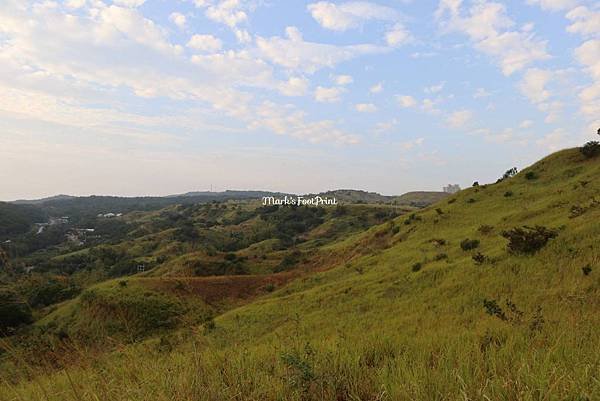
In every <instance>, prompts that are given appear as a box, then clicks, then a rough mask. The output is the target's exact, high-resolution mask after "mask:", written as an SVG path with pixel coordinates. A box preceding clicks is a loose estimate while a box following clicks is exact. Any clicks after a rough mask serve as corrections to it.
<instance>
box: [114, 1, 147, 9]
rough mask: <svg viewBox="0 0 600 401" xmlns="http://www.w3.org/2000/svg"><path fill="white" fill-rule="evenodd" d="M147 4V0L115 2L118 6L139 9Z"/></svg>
mask: <svg viewBox="0 0 600 401" xmlns="http://www.w3.org/2000/svg"><path fill="white" fill-rule="evenodd" d="M145 2H146V0H113V3H114V4H116V5H118V6H124V7H132V8H135V7H139V6H141V5H142V4H144V3H145Z"/></svg>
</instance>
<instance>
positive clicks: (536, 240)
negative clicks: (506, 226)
mask: <svg viewBox="0 0 600 401" xmlns="http://www.w3.org/2000/svg"><path fill="white" fill-rule="evenodd" d="M557 235H558V233H557V232H556V231H555V230H550V229H548V228H546V227H542V226H535V227H527V226H524V227H515V228H513V229H512V230H508V231H504V232H503V233H502V236H503V237H504V238H506V239H508V249H509V251H510V252H513V253H522V254H532V253H535V252H537V251H539V250H540V249H541V248H543V247H544V246H545V245H546V243H547V242H548V241H549V240H550V239H552V238H556V236H557Z"/></svg>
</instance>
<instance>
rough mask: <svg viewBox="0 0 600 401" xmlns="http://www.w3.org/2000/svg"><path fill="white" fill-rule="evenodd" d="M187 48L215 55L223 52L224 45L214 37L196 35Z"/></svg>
mask: <svg viewBox="0 0 600 401" xmlns="http://www.w3.org/2000/svg"><path fill="white" fill-rule="evenodd" d="M186 46H187V47H190V48H192V49H196V50H201V51H205V52H210V53H214V52H217V51H219V50H221V47H222V46H223V43H222V42H221V39H219V38H216V37H214V36H212V35H194V36H192V37H191V38H190V40H189V41H188V43H187V45H186Z"/></svg>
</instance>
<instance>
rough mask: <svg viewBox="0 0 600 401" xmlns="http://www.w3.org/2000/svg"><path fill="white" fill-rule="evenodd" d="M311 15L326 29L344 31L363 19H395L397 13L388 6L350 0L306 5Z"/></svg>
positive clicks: (397, 15) (359, 23) (357, 25)
mask: <svg viewBox="0 0 600 401" xmlns="http://www.w3.org/2000/svg"><path fill="white" fill-rule="evenodd" d="M307 8H308V10H309V11H310V13H311V15H312V17H313V18H314V19H315V20H316V21H317V22H318V23H319V24H320V25H321V26H322V27H323V28H326V29H330V30H333V31H346V30H348V29H351V28H357V27H359V26H360V25H361V24H362V23H363V22H364V21H368V20H381V21H396V20H397V19H398V18H399V14H398V12H397V11H396V10H394V9H393V8H390V7H384V6H380V5H378V4H375V3H370V2H366V1H350V2H345V3H340V4H334V3H330V2H327V1H320V2H318V3H312V4H309V5H308V7H307Z"/></svg>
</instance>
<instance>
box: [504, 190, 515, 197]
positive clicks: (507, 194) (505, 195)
mask: <svg viewBox="0 0 600 401" xmlns="http://www.w3.org/2000/svg"><path fill="white" fill-rule="evenodd" d="M511 196H513V191H506V192H505V193H504V197H505V198H510V197H511Z"/></svg>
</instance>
